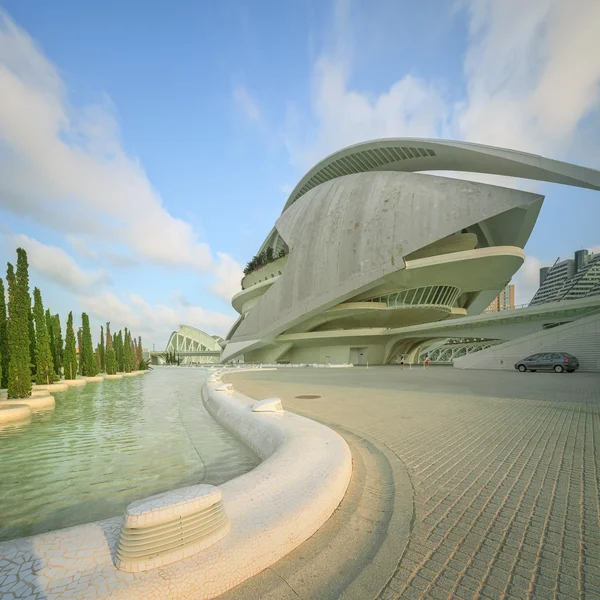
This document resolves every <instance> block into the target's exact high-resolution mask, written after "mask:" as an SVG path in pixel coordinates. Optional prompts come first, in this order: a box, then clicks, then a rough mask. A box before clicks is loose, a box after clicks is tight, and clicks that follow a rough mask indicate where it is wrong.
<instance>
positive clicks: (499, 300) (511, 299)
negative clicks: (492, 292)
mask: <svg viewBox="0 0 600 600" xmlns="http://www.w3.org/2000/svg"><path fill="white" fill-rule="evenodd" d="M514 307H515V286H514V284H512V283H511V284H509V285H507V286H506V287H505V288H504V289H503V290H502V291H501V292H500V293H499V294H498V295H497V296H496V297H495V298H494V300H493V302H492V303H491V304H490V305H489V306H488V307H487V308H486V309H485V310H484V311H483V312H484V313H492V312H501V311H503V310H510V309H511V308H514Z"/></svg>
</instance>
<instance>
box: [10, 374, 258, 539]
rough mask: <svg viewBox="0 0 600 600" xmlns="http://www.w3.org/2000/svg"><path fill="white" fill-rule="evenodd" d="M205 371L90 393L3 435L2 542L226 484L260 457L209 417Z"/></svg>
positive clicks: (74, 392) (65, 398) (127, 381)
mask: <svg viewBox="0 0 600 600" xmlns="http://www.w3.org/2000/svg"><path fill="white" fill-rule="evenodd" d="M206 376H207V373H206V371H203V370H200V369H177V368H174V367H173V368H168V367H163V368H159V369H156V370H155V371H153V372H152V373H150V374H149V375H144V376H140V377H129V378H124V379H120V380H113V381H104V382H103V383H88V384H87V385H85V386H83V387H78V388H70V389H69V390H68V391H65V392H61V393H57V394H56V395H55V397H56V408H55V410H54V411H40V412H35V413H34V415H33V418H32V421H31V423H29V424H28V425H26V426H23V427H18V428H17V427H10V428H4V429H2V430H0V540H7V539H12V538H15V537H21V536H26V535H32V534H35V533H41V532H44V531H49V530H52V529H58V528H60V527H68V526H71V525H77V524H80V523H86V522H88V521H95V520H98V519H104V518H108V517H113V516H116V515H119V514H121V513H122V511H123V510H124V508H125V506H127V504H129V503H130V502H132V501H134V500H137V499H140V498H144V497H146V496H150V495H152V494H157V493H159V492H163V491H166V490H170V489H174V488H177V487H181V486H185V485H192V484H195V483H201V482H204V483H212V484H215V485H216V484H219V483H222V482H224V481H227V480H229V479H231V478H233V477H237V476H238V475H241V474H243V473H245V472H247V471H248V470H250V469H251V468H252V467H254V466H255V465H256V464H258V459H257V457H256V456H255V455H254V454H253V453H252V452H251V451H250V450H249V449H248V448H246V447H245V446H243V445H242V444H240V443H239V442H238V441H237V440H236V439H235V438H234V437H233V436H231V435H230V434H229V433H228V432H227V431H226V430H225V429H223V428H222V427H221V426H219V425H218V424H217V423H216V422H215V421H214V420H213V419H212V418H211V417H210V415H209V414H208V413H207V412H206V409H205V408H204V406H203V404H202V401H201V398H200V389H201V386H202V383H203V381H204V379H205V377H206Z"/></svg>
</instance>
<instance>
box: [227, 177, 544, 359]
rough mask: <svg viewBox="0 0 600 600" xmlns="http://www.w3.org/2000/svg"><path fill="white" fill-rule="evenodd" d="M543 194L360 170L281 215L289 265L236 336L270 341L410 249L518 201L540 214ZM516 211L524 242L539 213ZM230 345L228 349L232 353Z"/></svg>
mask: <svg viewBox="0 0 600 600" xmlns="http://www.w3.org/2000/svg"><path fill="white" fill-rule="evenodd" d="M541 200H542V197H541V196H539V195H537V194H529V193H526V192H521V191H517V190H510V189H507V188H501V187H496V186H490V185H485V184H480V183H473V182H469V181H463V180H457V179H448V178H444V177H437V176H431V175H420V174H413V173H394V172H373V173H361V174H356V175H347V176H344V177H340V178H338V179H336V180H334V181H330V182H327V183H324V184H322V185H320V186H318V187H317V188H315V189H313V190H311V191H310V192H307V193H306V194H304V195H303V196H302V197H301V198H299V199H298V201H297V202H295V203H294V205H293V206H291V207H290V208H289V209H288V210H286V211H285V213H283V214H282V215H281V217H280V218H279V220H278V221H277V224H276V225H277V230H278V231H279V232H280V234H281V236H282V238H283V239H285V241H286V243H287V244H288V246H289V247H290V254H289V259H288V262H287V265H286V268H285V271H283V272H282V275H281V277H280V278H279V279H278V280H277V281H276V282H275V283H274V285H273V286H272V287H271V288H270V289H269V290H268V291H267V293H266V294H265V295H264V296H262V297H261V299H260V301H259V302H258V304H257V305H256V306H255V307H254V308H253V309H252V310H251V311H250V312H249V313H248V315H247V317H246V319H245V320H244V322H243V323H242V324H241V325H240V327H239V328H238V329H237V331H236V332H235V334H234V336H233V337H232V342H246V341H247V342H252V344H253V346H255V347H256V346H258V345H260V344H262V343H269V342H271V341H272V340H273V338H274V337H275V336H276V335H278V334H280V333H283V332H284V331H286V330H287V329H289V328H290V327H291V326H293V325H294V324H296V323H300V322H302V321H303V320H304V319H308V318H310V317H311V316H313V315H314V314H317V313H319V312H321V311H323V310H326V309H327V308H329V307H331V306H334V305H336V304H338V303H340V302H342V301H344V300H346V299H348V298H350V297H352V296H355V295H356V294H358V293H360V292H361V291H366V290H367V289H370V288H371V287H373V286H374V285H375V284H376V283H377V282H378V281H379V280H381V279H382V278H383V277H385V276H386V275H389V274H391V273H394V272H395V271H397V270H399V269H401V268H403V265H404V260H403V257H404V256H405V255H407V254H410V253H411V252H414V251H415V250H418V249H419V248H422V247H424V246H426V245H428V244H430V243H432V242H434V241H435V240H437V239H441V238H443V237H446V236H448V235H450V234H453V233H455V232H456V231H460V230H462V229H463V228H466V227H469V226H470V225H473V224H474V223H478V222H480V221H483V220H486V219H489V218H491V217H494V216H496V215H499V214H501V213H503V212H506V211H509V210H511V209H514V208H517V207H523V208H524V209H525V210H527V209H530V210H531V211H532V213H533V214H534V216H537V212H538V211H539V208H540V206H541ZM519 213H520V216H519V218H518V219H516V221H517V222H516V223H515V224H514V228H515V230H513V231H512V234H513V235H514V236H515V240H518V241H519V242H521V241H522V243H524V242H525V241H526V240H527V237H528V236H529V233H530V231H531V227H532V226H533V222H534V221H535V218H533V219H529V220H527V219H523V215H522V213H521V211H519ZM519 228H521V229H522V231H521V229H519ZM257 340H260V341H259V342H258V343H256V342H257ZM241 347H242V346H237V348H241ZM233 348H236V347H235V346H231V349H230V350H229V352H228V349H226V350H225V352H224V358H225V359H226V358H228V356H229V355H230V353H232V352H233ZM251 349H252V348H247V350H251Z"/></svg>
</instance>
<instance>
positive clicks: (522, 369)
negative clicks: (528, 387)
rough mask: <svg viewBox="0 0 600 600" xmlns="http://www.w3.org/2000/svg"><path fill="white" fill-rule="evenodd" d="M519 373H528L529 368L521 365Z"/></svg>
mask: <svg viewBox="0 0 600 600" xmlns="http://www.w3.org/2000/svg"><path fill="white" fill-rule="evenodd" d="M519 371H521V373H525V371H527V367H526V366H525V365H519Z"/></svg>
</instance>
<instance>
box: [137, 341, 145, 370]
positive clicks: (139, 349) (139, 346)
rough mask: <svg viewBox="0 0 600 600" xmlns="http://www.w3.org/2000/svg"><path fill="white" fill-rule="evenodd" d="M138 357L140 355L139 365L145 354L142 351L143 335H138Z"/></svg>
mask: <svg viewBox="0 0 600 600" xmlns="http://www.w3.org/2000/svg"><path fill="white" fill-rule="evenodd" d="M137 357H138V365H141V364H142V361H143V360H144V355H143V352H142V336H141V335H140V336H139V337H138V343H137Z"/></svg>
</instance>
